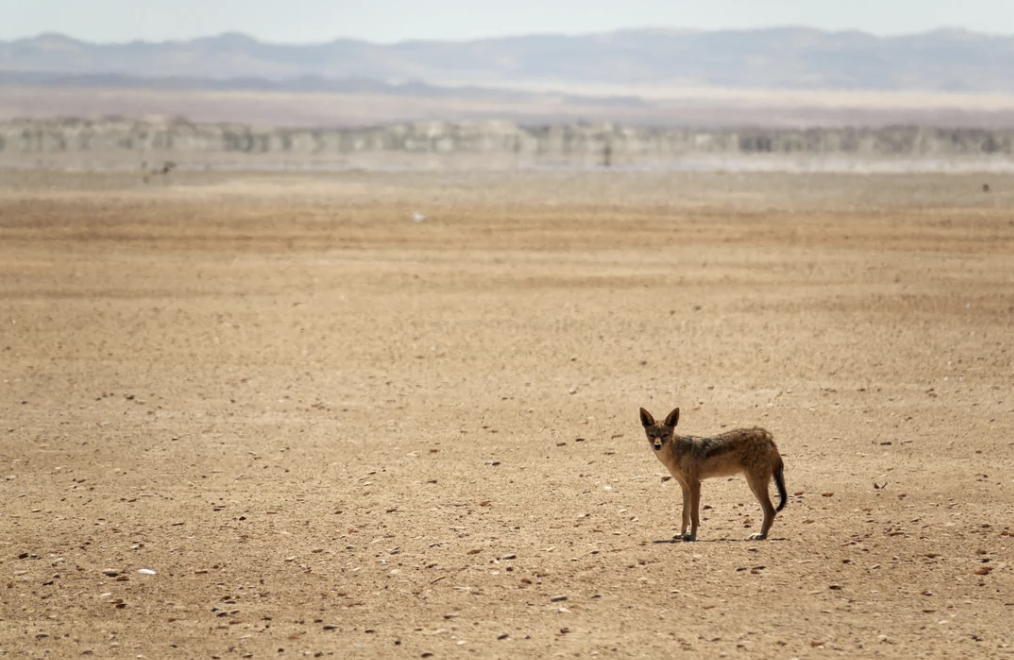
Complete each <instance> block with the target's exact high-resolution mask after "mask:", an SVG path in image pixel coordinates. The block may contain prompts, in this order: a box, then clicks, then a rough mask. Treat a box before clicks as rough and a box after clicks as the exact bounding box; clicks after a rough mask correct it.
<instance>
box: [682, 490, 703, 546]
mask: <svg viewBox="0 0 1014 660" xmlns="http://www.w3.org/2000/svg"><path fill="white" fill-rule="evenodd" d="M689 486H690V538H687V537H686V536H684V537H683V540H684V541H696V540H697V528H698V527H699V526H700V524H701V482H700V481H692V482H691V483H690V484H689Z"/></svg>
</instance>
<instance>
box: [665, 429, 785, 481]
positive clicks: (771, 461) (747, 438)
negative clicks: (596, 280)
mask: <svg viewBox="0 0 1014 660" xmlns="http://www.w3.org/2000/svg"><path fill="white" fill-rule="evenodd" d="M674 440H675V441H674V442H673V454H674V458H676V462H677V464H678V465H679V467H680V468H681V470H680V471H681V472H684V473H687V474H688V475H693V476H695V477H697V478H706V477H709V476H720V475H726V474H735V473H737V472H748V473H751V474H755V475H758V476H761V475H764V476H768V477H769V476H770V475H772V474H773V473H774V472H775V471H776V470H777V469H778V468H779V467H780V466H781V464H782V461H781V457H780V456H779V455H778V447H777V446H776V445H775V441H774V438H773V437H772V435H771V433H770V432H769V431H767V430H766V429H762V428H760V427H754V428H748V429H735V430H733V431H727V432H725V433H721V434H719V435H716V436H711V437H698V436H689V435H678V436H676V437H675V438H674Z"/></svg>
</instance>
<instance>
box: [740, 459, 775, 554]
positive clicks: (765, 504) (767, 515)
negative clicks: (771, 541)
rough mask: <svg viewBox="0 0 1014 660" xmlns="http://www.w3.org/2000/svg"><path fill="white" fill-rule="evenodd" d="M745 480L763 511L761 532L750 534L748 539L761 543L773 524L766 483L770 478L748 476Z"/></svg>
mask: <svg viewBox="0 0 1014 660" xmlns="http://www.w3.org/2000/svg"><path fill="white" fill-rule="evenodd" d="M746 480H747V483H749V484H750V490H752V491H753V494H754V495H755V496H756V497H757V501H758V502H760V505H761V508H762V509H764V522H763V524H761V531H760V532H759V533H756V534H751V535H750V536H749V539H750V540H755V541H762V540H764V539H766V538H767V537H768V531H769V530H770V529H771V525H772V524H773V523H774V522H775V506H774V505H773V504H772V503H771V497H770V496H769V495H768V481H770V480H771V477H769V476H764V477H757V476H754V475H750V474H748V475H747V477H746Z"/></svg>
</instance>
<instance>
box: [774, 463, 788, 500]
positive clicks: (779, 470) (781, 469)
mask: <svg viewBox="0 0 1014 660" xmlns="http://www.w3.org/2000/svg"><path fill="white" fill-rule="evenodd" d="M775 486H777V487H778V497H780V498H781V500H782V501H781V502H779V503H778V508H777V509H775V511H781V510H782V509H784V508H785V503H786V502H787V501H788V500H789V495H788V493H786V492H785V464H784V463H782V459H781V458H779V459H778V467H776V468H775Z"/></svg>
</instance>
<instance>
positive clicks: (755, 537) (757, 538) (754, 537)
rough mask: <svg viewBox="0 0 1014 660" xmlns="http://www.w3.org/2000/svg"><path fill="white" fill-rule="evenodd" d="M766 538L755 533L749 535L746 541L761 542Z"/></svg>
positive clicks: (764, 535)
mask: <svg viewBox="0 0 1014 660" xmlns="http://www.w3.org/2000/svg"><path fill="white" fill-rule="evenodd" d="M767 537H768V535H767V534H761V533H760V532H757V533H756V534H751V535H750V536H748V537H746V540H747V541H763V540H764V539H766V538H767Z"/></svg>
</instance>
